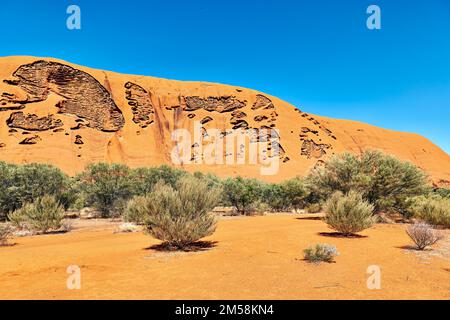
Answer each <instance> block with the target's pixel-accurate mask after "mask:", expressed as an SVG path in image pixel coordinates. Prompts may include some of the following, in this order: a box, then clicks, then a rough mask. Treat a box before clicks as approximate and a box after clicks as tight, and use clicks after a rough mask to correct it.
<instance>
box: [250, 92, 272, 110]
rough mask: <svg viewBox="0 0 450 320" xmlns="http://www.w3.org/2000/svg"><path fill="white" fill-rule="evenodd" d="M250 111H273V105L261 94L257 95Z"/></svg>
mask: <svg viewBox="0 0 450 320" xmlns="http://www.w3.org/2000/svg"><path fill="white" fill-rule="evenodd" d="M252 109H253V110H257V109H265V110H270V109H275V106H274V105H273V103H272V100H270V99H269V98H267V97H266V96H263V95H262V94H258V95H257V96H256V101H255V103H254V104H253V106H252Z"/></svg>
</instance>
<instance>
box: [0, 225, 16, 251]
mask: <svg viewBox="0 0 450 320" xmlns="http://www.w3.org/2000/svg"><path fill="white" fill-rule="evenodd" d="M12 234H13V228H12V227H11V226H10V225H9V224H0V246H6V245H8V240H9V238H11V236H12Z"/></svg>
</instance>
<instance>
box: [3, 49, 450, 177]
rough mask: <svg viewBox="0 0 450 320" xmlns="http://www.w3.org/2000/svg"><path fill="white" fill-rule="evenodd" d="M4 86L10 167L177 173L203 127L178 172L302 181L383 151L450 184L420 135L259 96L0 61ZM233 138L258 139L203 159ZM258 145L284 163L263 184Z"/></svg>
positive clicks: (442, 157) (46, 63)
mask: <svg viewBox="0 0 450 320" xmlns="http://www.w3.org/2000/svg"><path fill="white" fill-rule="evenodd" d="M0 81H1V84H0V95H1V96H0V160H3V161H8V162H14V163H29V162H42V163H51V164H54V165H57V166H59V167H60V168H62V169H63V170H64V171H66V172H67V173H69V174H72V175H73V174H75V173H77V172H80V171H81V170H83V168H84V167H85V166H86V165H87V164H89V163H92V162H118V163H125V164H127V165H129V166H131V167H137V166H155V165H160V164H164V163H165V164H172V165H173V164H174V162H173V158H172V157H171V155H172V153H173V151H174V150H175V149H176V147H177V145H176V141H175V140H176V139H174V133H175V132H177V130H178V131H179V129H184V130H185V132H189V133H191V134H192V137H195V132H196V131H195V130H197V129H198V130H199V132H200V135H201V138H202V139H201V140H199V141H195V139H194V141H192V145H190V149H189V152H190V154H189V157H188V158H189V160H191V161H181V162H180V163H178V164H177V165H178V166H181V167H184V168H185V169H187V170H189V171H197V170H198V171H207V172H213V173H216V174H218V175H219V176H222V177H224V176H234V175H242V176H249V177H257V178H261V179H265V180H269V181H280V180H283V179H286V178H289V177H293V176H296V175H305V174H306V173H307V172H308V170H310V169H311V168H313V167H315V166H319V165H323V163H324V162H325V161H326V160H327V159H328V158H329V157H330V156H332V155H333V154H336V153H341V152H344V151H350V152H354V153H361V152H363V151H364V150H367V149H379V150H382V151H384V152H387V153H390V154H393V155H396V156H397V157H398V158H400V159H402V160H408V161H411V162H413V163H415V164H416V165H418V166H419V167H420V168H422V169H423V170H425V171H426V172H427V173H428V174H429V175H430V178H431V179H432V181H433V182H434V183H435V184H439V185H445V184H450V157H449V155H447V154H446V153H445V152H444V151H442V150H441V149H439V148H438V147H437V146H435V145H434V144H433V143H431V142H430V141H429V140H427V139H425V138H423V137H421V136H419V135H416V134H410V133H402V132H395V131H391V130H385V129H381V128H377V127H374V126H370V125H367V124H363V123H359V122H354V121H345V120H334V119H329V118H325V117H320V116H316V115H312V114H309V113H306V112H303V111H300V110H299V109H297V108H296V107H294V106H292V105H290V104H288V103H286V102H284V101H281V100H279V99H277V98H275V97H272V96H270V95H267V94H263V93H260V92H256V91H254V90H249V89H244V88H239V87H233V86H226V85H219V84H212V83H202V82H181V81H174V80H166V79H158V78H153V77H143V76H134V75H122V74H117V73H113V72H108V71H101V70H95V69H90V68H85V67H81V66H76V65H73V64H71V63H67V62H64V61H59V60H56V59H40V58H34V57H5V58H0ZM212 129H214V130H215V131H211V130H212ZM233 130H246V132H251V133H252V134H251V135H250V138H249V140H248V141H240V142H238V143H237V144H236V146H235V148H234V149H233V151H232V152H230V150H229V149H226V150H224V151H223V154H221V155H220V158H221V160H220V161H216V162H215V163H208V161H203V160H204V156H205V152H206V151H205V150H207V148H208V144H209V145H210V144H211V142H214V143H217V141H219V142H221V143H222V140H223V144H225V143H226V139H227V137H228V136H229V135H230V133H231V132H233ZM273 130H276V131H273ZM269 131H270V132H275V135H273V134H272V135H271V136H269V135H265V132H269ZM211 132H217V136H214V137H211ZM175 136H176V135H175ZM175 138H176V137H175ZM256 142H264V143H266V144H267V153H266V154H264V155H263V156H262V157H265V158H269V159H270V158H271V159H274V158H276V159H277V160H279V169H278V170H277V172H276V174H274V175H264V176H261V171H260V166H261V165H260V164H257V163H254V162H252V161H250V160H248V157H249V151H248V150H251V148H252V147H251V145H252V143H256ZM243 150H244V151H243ZM245 150H247V151H245ZM246 159H247V160H246ZM230 160H231V161H230Z"/></svg>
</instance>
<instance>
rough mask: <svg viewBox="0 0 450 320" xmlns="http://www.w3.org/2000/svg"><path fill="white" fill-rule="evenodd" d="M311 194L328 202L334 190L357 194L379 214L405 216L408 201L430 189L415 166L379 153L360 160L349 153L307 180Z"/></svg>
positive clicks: (370, 153) (370, 152) (372, 152)
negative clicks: (388, 213) (352, 191)
mask: <svg viewBox="0 0 450 320" xmlns="http://www.w3.org/2000/svg"><path fill="white" fill-rule="evenodd" d="M307 181H308V186H309V188H310V190H311V192H312V193H313V194H314V195H315V196H316V197H317V198H319V199H321V200H326V199H327V198H328V197H330V196H331V195H332V194H333V193H334V192H335V191H341V192H343V193H348V192H349V191H350V190H354V191H357V192H359V193H361V194H362V195H363V198H364V199H366V200H368V201H369V202H370V203H372V204H373V205H374V206H375V211H376V212H381V211H386V212H390V211H396V212H400V213H404V212H405V210H406V207H407V206H406V200H407V199H408V198H409V197H413V196H417V195H421V194H423V193H424V192H426V190H427V178H426V175H425V174H424V173H423V172H422V171H421V170H420V169H419V168H417V167H416V166H415V165H413V164H411V163H409V162H402V161H400V160H398V159H397V158H395V157H393V156H390V155H386V154H383V153H381V152H378V151H366V152H364V154H363V155H362V156H361V157H360V158H358V157H357V156H355V155H353V154H349V153H344V154H341V155H338V156H335V157H333V158H332V159H331V160H330V161H329V162H328V163H327V164H326V165H325V166H324V167H320V168H317V169H315V170H313V171H312V172H311V174H310V175H309V176H308V178H307Z"/></svg>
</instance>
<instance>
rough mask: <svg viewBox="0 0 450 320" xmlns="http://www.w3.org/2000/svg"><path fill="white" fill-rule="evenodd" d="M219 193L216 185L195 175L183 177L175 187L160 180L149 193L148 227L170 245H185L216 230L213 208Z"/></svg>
mask: <svg viewBox="0 0 450 320" xmlns="http://www.w3.org/2000/svg"><path fill="white" fill-rule="evenodd" d="M219 197H220V193H219V191H218V190H217V189H214V188H209V187H208V184H207V183H205V181H202V180H199V179H197V178H195V177H192V176H186V177H183V178H181V179H180V181H178V183H177V184H176V188H175V189H174V188H173V187H171V186H170V185H167V184H165V183H163V182H158V183H157V184H156V185H155V187H154V188H153V191H152V192H151V193H150V194H149V195H148V202H147V204H148V216H147V217H146V218H145V227H146V230H147V232H148V233H149V234H150V235H152V236H153V237H155V238H157V239H159V240H161V241H163V242H164V243H165V244H167V245H169V246H171V247H175V248H178V249H183V248H186V247H187V246H189V245H190V244H192V243H194V242H196V241H198V240H200V239H201V238H203V237H206V236H209V235H211V234H212V233H213V232H214V231H215V229H216V218H215V216H214V215H212V214H210V211H211V210H212V209H213V208H214V207H215V206H216V204H217V203H218V201H219Z"/></svg>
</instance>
